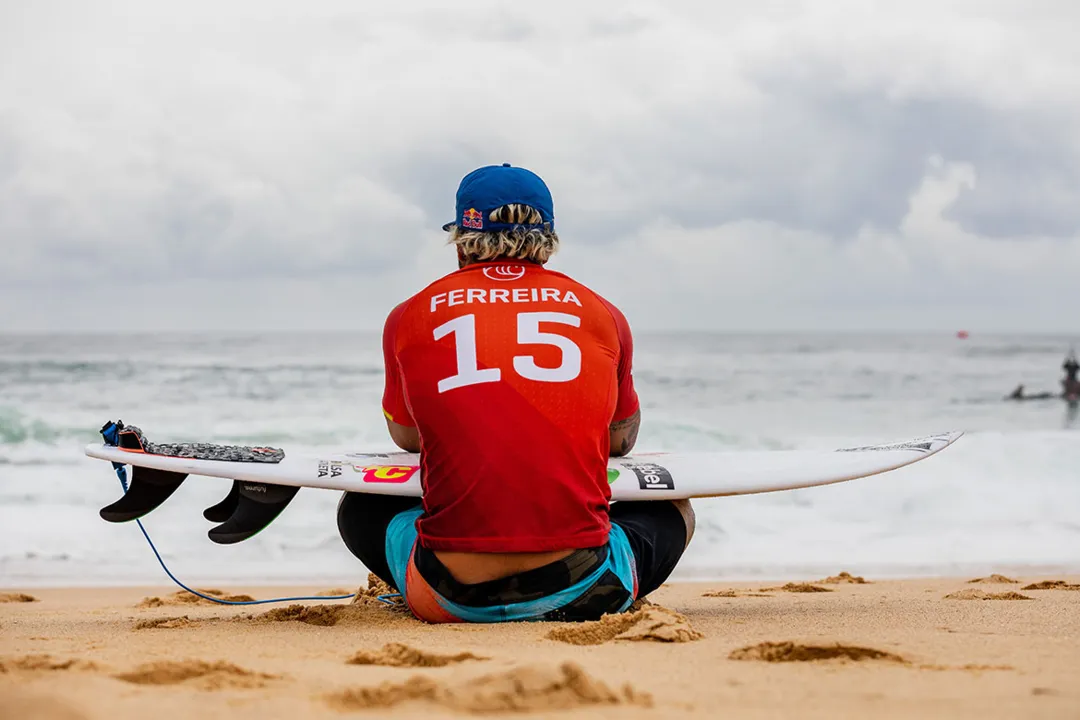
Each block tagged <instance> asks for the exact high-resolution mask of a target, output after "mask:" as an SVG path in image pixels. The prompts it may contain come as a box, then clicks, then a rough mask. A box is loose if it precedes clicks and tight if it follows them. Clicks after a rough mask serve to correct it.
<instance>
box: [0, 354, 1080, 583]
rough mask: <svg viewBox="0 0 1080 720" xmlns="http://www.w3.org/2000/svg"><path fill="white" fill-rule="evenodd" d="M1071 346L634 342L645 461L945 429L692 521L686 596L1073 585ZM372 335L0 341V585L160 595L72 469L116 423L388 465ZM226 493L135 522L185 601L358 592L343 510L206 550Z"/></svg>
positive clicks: (1076, 494)
mask: <svg viewBox="0 0 1080 720" xmlns="http://www.w3.org/2000/svg"><path fill="white" fill-rule="evenodd" d="M1070 340H1071V339H1070V338H1067V337H1039V336H1011V337H1006V336H996V337H980V336H973V337H972V338H970V339H968V340H958V339H956V338H953V337H949V336H918V335H881V336H869V335H759V336H750V335H722V334H677V335H675V334H673V335H659V334H639V335H638V337H637V338H636V341H637V351H636V360H635V368H636V370H635V379H636V384H637V387H638V392H639V394H640V396H641V398H642V402H643V418H644V419H643V425H642V430H641V435H640V438H639V444H638V449H639V450H643V451H644V450H739V449H747V450H759V449H786V448H832V447H839V446H843V445H852V444H855V443H864V442H865V443H872V442H881V441H888V440H894V439H905V438H908V437H912V436H916V435H922V434H926V433H929V432H937V431H943V430H953V429H960V430H965V431H967V435H966V436H965V437H964V438H962V439H961V440H960V441H958V442H957V444H956V445H954V446H953V447H952V448H949V449H947V450H945V451H944V452H942V453H941V454H939V455H937V456H935V457H933V458H930V459H928V460H926V461H924V462H921V463H918V464H916V465H914V466H911V467H908V468H904V469H901V470H897V471H894V472H892V473H887V474H884V475H880V476H876V477H873V478H867V479H863V480H858V481H853V482H849V483H842V484H839V485H833V486H828V487H822V488H813V489H806V490H798V491H790V492H783V493H772V494H763V495H755V496H745V497H736V498H715V499H705V500H699V501H696V502H695V508H696V510H697V514H698V529H697V535H696V536H695V538H694V541H693V543H692V544H691V546H690V548H689V550H688V552H687V554H686V556H685V558H684V560H683V562H682V563H681V564H680V566H679V568H678V569H677V571H676V577H681V578H720V577H724V578H797V577H813V576H817V575H820V574H822V573H833V572H836V571H838V570H840V569H846V570H849V571H851V572H857V573H867V574H871V575H875V576H879V577H880V576H905V575H906V576H911V575H941V574H949V573H976V572H989V571H1022V570H1023V571H1029V572H1034V571H1040V572H1052V571H1065V570H1071V571H1078V570H1080V421H1078V420H1077V416H1076V409H1075V408H1069V407H1067V406H1066V404H1065V403H1063V402H1062V401H1060V400H1050V401H1041V402H1027V403H1009V402H1003V401H1002V397H1003V395H1005V394H1006V393H1008V392H1009V391H1011V390H1012V389H1013V387H1015V386H1016V384H1017V383H1020V382H1023V383H1025V385H1026V386H1027V388H1028V390H1029V391H1032V392H1035V391H1038V390H1056V389H1057V387H1058V382H1059V379H1060V371H1059V367H1060V364H1061V361H1062V358H1063V355H1064V352H1065V351H1066V350H1067V349H1068V346H1069V343H1070ZM381 391H382V360H381V354H380V347H379V338H378V337H377V336H376V335H374V334H332V335H330V334H327V335H258V336H243V337H239V336H225V335H148V336H138V335H127V336H104V335H97V336H75V335H52V336H50V335H37V336H2V335H0V586H15V585H21V586H31V585H90V584H98V585H100V584H118V583H162V582H166V578H165V576H164V574H163V573H162V571H161V569H160V567H159V566H158V564H157V561H156V560H155V559H154V556H153V554H152V553H151V551H150V549H149V547H148V546H147V544H146V542H145V540H144V539H143V538H142V536H141V534H140V533H139V531H138V528H137V527H136V526H135V525H134V524H125V525H112V524H109V523H106V522H104V521H102V520H101V519H100V518H99V517H98V509H99V508H101V507H102V506H104V505H106V504H108V503H110V502H112V501H113V500H115V499H116V498H117V497H119V495H120V494H121V488H120V485H119V482H118V481H117V479H116V477H115V476H114V475H113V473H112V471H111V469H110V467H109V466H108V465H107V464H105V463H102V462H100V461H95V460H90V459H88V458H86V457H84V456H83V455H82V447H83V446H84V445H85V444H86V443H89V442H94V441H96V440H99V439H100V438H99V436H98V435H97V429H98V428H99V427H100V426H101V425H102V424H103V423H104V422H105V421H106V420H111V419H118V418H120V419H123V420H124V421H125V422H127V423H129V424H135V425H139V426H140V427H142V428H143V429H144V430H145V431H146V432H147V434H148V436H149V437H150V438H151V439H156V440H159V441H193V440H208V441H213V442H230V443H245V444H269V445H277V446H282V447H285V448H286V450H288V451H296V452H302V451H314V450H316V449H319V450H348V451H353V450H379V449H389V448H390V447H391V445H390V441H389V438H388V437H387V435H386V430H385V426H384V423H383V419H382V415H381V413H380V410H379V399H380V396H381ZM228 487H229V485H228V482H227V481H221V480H213V479H209V478H193V479H190V480H188V482H186V483H185V484H184V485H183V486H182V487H181V488H180V490H179V491H178V492H177V493H176V495H174V496H173V497H172V498H171V499H170V500H169V501H168V502H167V503H165V504H164V505H163V506H162V507H161V508H159V509H158V510H156V511H155V512H154V513H153V514H151V515H150V516H148V517H147V518H146V519H145V521H144V523H145V525H146V528H147V530H148V531H149V532H150V534H151V536H152V537H153V539H154V541H155V543H156V544H157V546H158V548H159V549H160V550H161V552H162V555H163V557H164V558H165V560H166V562H168V563H169V565H170V567H171V569H172V570H173V571H174V572H175V573H176V574H177V575H178V576H179V577H180V578H182V579H184V580H187V581H190V582H196V583H210V582H212V583H215V584H227V583H230V582H235V583H239V582H245V583H266V584H278V583H281V584H284V583H323V582H325V583H332V584H346V585H348V584H359V583H360V582H361V581H362V579H363V578H364V577H365V576H366V575H365V571H364V570H363V569H362V568H361V567H360V566H359V564H358V563H357V561H355V560H354V559H353V557H352V556H351V555H350V554H349V553H348V551H347V550H346V549H345V547H344V546H343V544H342V543H341V541H340V539H339V538H338V535H337V531H336V527H335V516H334V513H335V506H336V503H337V499H338V494H337V493H333V492H328V491H321V490H305V491H303V492H301V493H300V494H299V495H298V496H297V498H296V500H294V502H293V503H292V504H291V505H290V506H289V507H288V509H287V510H286V511H285V512H284V513H283V514H282V516H281V517H279V518H278V519H277V520H276V521H275V522H274V523H273V524H271V525H270V527H269V528H267V529H266V530H265V531H263V532H262V533H260V534H259V535H257V536H256V537H254V538H252V539H251V540H249V541H247V542H244V543H240V544H238V545H235V546H219V545H215V544H214V543H212V542H210V540H209V539H208V538H207V537H206V530H207V529H208V528H209V524H208V523H207V522H206V521H204V520H203V518H202V516H201V511H202V509H203V508H204V507H206V506H208V505H211V504H213V503H215V502H217V501H218V500H219V499H220V498H221V497H223V496H224V494H225V492H226V491H227V490H228Z"/></svg>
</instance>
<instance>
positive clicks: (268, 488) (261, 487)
mask: <svg viewBox="0 0 1080 720" xmlns="http://www.w3.org/2000/svg"><path fill="white" fill-rule="evenodd" d="M233 487H234V488H235V489H236V497H235V503H236V504H235V507H233V510H232V514H231V515H230V516H229V519H228V520H226V521H225V522H223V523H222V524H220V525H218V526H217V527H214V528H211V529H210V531H209V532H208V533H207V535H208V536H209V537H210V539H211V540H213V541H214V542H216V543H218V544H219V545H232V544H233V543H238V542H242V541H244V540H247V539H248V538H250V537H252V536H254V535H256V534H257V533H258V532H260V531H261V530H263V529H264V528H265V527H266V526H267V525H269V524H270V523H271V522H273V521H274V519H275V518H277V516H278V515H280V514H281V511H282V510H284V509H285V507H286V506H287V505H288V504H289V503H290V502H292V499H293V498H294V497H296V493H297V492H299V491H300V488H298V487H293V486H288V485H272V484H270V483H255V482H240V481H237V480H234V481H233ZM232 498H233V493H232V491H230V492H229V495H228V497H226V498H225V500H223V501H222V502H221V503H218V504H217V505H215V506H214V507H212V508H208V509H207V511H206V513H203V514H204V515H205V516H207V517H208V518H209V515H207V513H209V512H210V511H215V512H214V514H215V515H216V514H217V511H218V510H219V509H221V510H223V509H224V507H223V506H226V504H227V503H230V502H231V500H232Z"/></svg>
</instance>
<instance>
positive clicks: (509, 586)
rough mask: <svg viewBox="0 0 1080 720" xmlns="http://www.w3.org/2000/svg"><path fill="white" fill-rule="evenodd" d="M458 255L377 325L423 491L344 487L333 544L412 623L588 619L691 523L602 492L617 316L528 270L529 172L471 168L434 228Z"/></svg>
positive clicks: (610, 434) (542, 221)
mask: <svg viewBox="0 0 1080 720" xmlns="http://www.w3.org/2000/svg"><path fill="white" fill-rule="evenodd" d="M443 229H444V230H449V232H450V236H449V237H450V243H451V244H452V245H454V246H455V248H456V249H457V258H458V268H459V269H458V270H457V271H456V272H453V273H450V274H449V275H446V276H444V277H442V278H440V279H439V280H436V281H435V282H434V283H432V284H431V285H429V286H428V287H427V288H425V289H424V290H422V291H421V292H419V293H417V294H416V295H414V296H413V297H411V298H409V299H408V300H406V301H405V302H403V303H402V304H400V305H398V306H397V307H396V308H395V309H394V310H393V312H391V313H390V316H389V318H388V319H387V321H386V327H385V329H384V332H383V353H384V356H385V362H386V386H385V391H384V394H383V413H384V414H385V415H386V424H387V427H388V428H389V430H390V435H391V437H392V438H393V440H394V442H395V443H397V445H398V446H399V447H401V448H402V449H403V450H407V451H410V452H419V453H420V463H421V467H422V472H423V475H422V477H423V484H424V496H423V500H422V501H420V502H418V501H417V500H416V499H415V498H403V497H393V496H383V495H370V494H360V493H346V494H345V496H344V497H343V498H342V500H341V503H340V505H339V507H338V528H339V530H340V532H341V536H342V538H343V539H344V541H345V544H346V545H347V546H348V547H349V549H350V550H351V551H352V553H353V554H354V555H356V557H358V558H359V559H360V561H361V562H363V563H364V565H366V566H367V567H368V568H369V569H370V570H371V571H372V572H373V573H375V575H377V576H378V577H380V578H381V579H382V580H384V581H385V582H387V583H388V584H390V585H392V586H393V587H395V588H397V589H398V590H399V591H400V592H401V594H402V595H403V596H404V598H405V600H406V602H407V603H408V606H409V608H410V610H412V612H413V614H414V615H416V616H417V617H418V618H420V619H422V620H427V621H429V622H497V621H506V620H591V619H596V618H598V617H600V616H601V615H603V614H605V613H617V612H622V611H624V610H626V609H627V608H629V607H630V605H631V603H633V601H634V600H635V599H637V598H640V597H644V596H645V595H647V594H649V593H651V592H652V591H653V590H655V589H656V588H658V587H659V586H660V584H661V583H662V582H664V580H665V579H667V577H668V575H669V574H671V571H672V570H673V569H674V568H675V564H676V563H677V562H678V561H679V558H680V557H681V556H682V553H683V551H684V549H685V548H686V545H687V544H688V543H689V542H690V538H691V536H692V535H693V532H694V514H693V511H692V509H691V508H690V503H689V501H687V500H679V501H649V502H617V503H614V504H610V505H609V500H610V498H611V490H610V488H609V485H608V479H607V458H608V457H609V455H625V454H626V453H628V452H629V451H630V449H631V448H632V447H633V446H634V442H635V440H636V438H637V433H638V427H639V424H640V421H641V412H640V409H639V405H638V398H637V393H636V392H635V391H634V383H633V378H632V376H631V360H632V355H633V340H632V337H631V334H630V328H629V326H628V325H627V322H626V319H625V318H624V317H623V315H622V313H620V312H619V310H618V309H617V308H615V307H614V306H613V305H612V304H610V303H609V302H607V301H606V300H604V299H603V298H601V297H600V296H599V295H597V294H596V293H594V292H593V291H591V290H589V289H588V288H587V287H585V286H584V285H582V284H580V283H578V282H576V281H574V280H572V279H571V278H569V277H567V276H565V275H562V274H560V273H556V272H552V271H550V270H546V269H545V268H544V265H545V263H547V261H548V259H549V258H550V257H551V256H552V255H553V254H554V253H555V251H556V249H557V248H558V244H559V238H558V236H557V235H556V234H555V229H554V212H553V209H552V201H551V193H550V192H549V190H548V188H547V186H546V185H545V184H544V182H543V180H541V179H540V178H539V177H538V176H536V175H535V174H533V173H531V172H529V171H528V170H525V169H522V168H515V167H510V166H509V165H502V166H488V167H482V168H480V169H478V170H475V171H474V172H472V173H469V174H468V175H466V176H465V178H464V179H463V180H462V181H461V184H460V186H459V188H458V192H457V214H456V216H455V219H454V221H453V222H451V223H448V224H447V225H445V226H444V227H443Z"/></svg>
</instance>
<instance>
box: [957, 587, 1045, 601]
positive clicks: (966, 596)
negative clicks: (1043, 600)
mask: <svg viewBox="0 0 1080 720" xmlns="http://www.w3.org/2000/svg"><path fill="white" fill-rule="evenodd" d="M945 599H946V600H1034V599H1035V598H1030V597H1028V596H1027V595H1021V594H1020V593H1018V592H1004V593H988V592H983V591H982V590H975V589H971V590H960V591H959V592H954V593H949V594H948V595H946V596H945Z"/></svg>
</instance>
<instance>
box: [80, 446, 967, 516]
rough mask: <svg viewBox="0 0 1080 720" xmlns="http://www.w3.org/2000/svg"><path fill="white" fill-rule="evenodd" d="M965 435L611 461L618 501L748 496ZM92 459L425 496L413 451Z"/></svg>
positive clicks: (866, 470)
mask: <svg viewBox="0 0 1080 720" xmlns="http://www.w3.org/2000/svg"><path fill="white" fill-rule="evenodd" d="M961 435H963V433H962V432H948V433H941V434H938V435H928V436H925V437H919V438H914V439H911V440H905V441H901V442H893V443H887V444H883V445H870V446H863V447H845V448H839V449H837V450H831V451H821V450H777V451H763V452H739V451H732V452H708V453H682V452H679V453H642V454H638V455H633V456H627V457H622V458H612V459H611V460H610V461H609V462H608V481H609V483H610V485H611V495H612V499H614V500H667V499H678V498H698V497H716V496H724V495H747V494H752V493H763V492H774V491H777V490H792V489H795V488H807V487H815V486H818V485H828V484H831V483H838V482H844V481H847V480H855V479H858V478H863V477H868V476H870V475H877V474H879V473H883V472H888V471H890V470H895V469H897V468H901V467H904V466H906V465H911V464H912V463H916V462H919V461H920V460H925V459H926V458H928V457H930V456H931V455H934V454H936V453H938V452H940V451H941V450H943V449H945V448H946V447H948V446H949V445H952V444H953V443H954V442H955V441H956V440H957V439H958V438H959V437H960V436H961ZM86 454H87V455H89V456H90V457H92V458H98V459H100V460H107V461H110V462H114V463H123V464H125V465H132V466H135V467H145V468H152V469H155V470H164V471H167V472H172V473H180V474H185V475H204V476H209V477H219V478H229V479H232V480H239V481H243V482H250V483H267V484H272V485H284V486H291V487H311V488H324V489H327V490H347V491H350V492H361V493H374V494H380V495H405V496H415V497H419V496H420V495H421V485H420V474H421V469H420V464H419V463H420V458H419V456H418V455H416V454H413V453H389V454H384V453H359V452H358V453H343V454H329V453H328V454H323V455H290V454H286V455H285V457H284V459H282V460H281V461H280V462H276V463H266V462H227V461H221V460H196V459H191V458H184V457H174V456H168V455H151V454H146V453H143V452H139V451H132V450H125V449H121V448H118V447H113V446H109V445H98V444H91V445H87V446H86Z"/></svg>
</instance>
